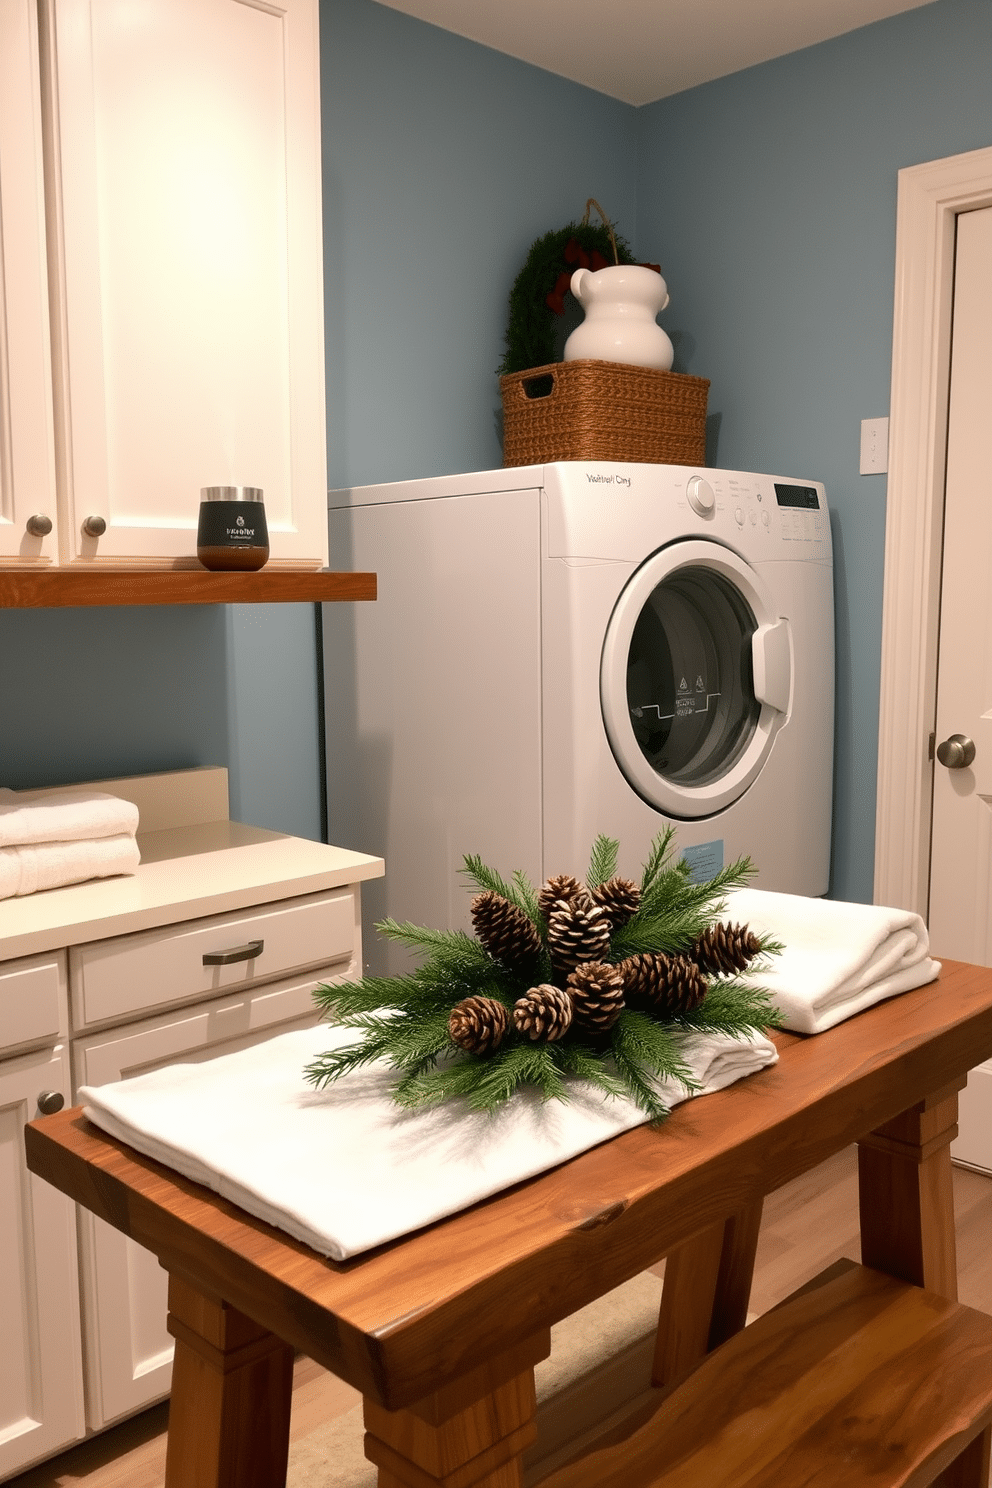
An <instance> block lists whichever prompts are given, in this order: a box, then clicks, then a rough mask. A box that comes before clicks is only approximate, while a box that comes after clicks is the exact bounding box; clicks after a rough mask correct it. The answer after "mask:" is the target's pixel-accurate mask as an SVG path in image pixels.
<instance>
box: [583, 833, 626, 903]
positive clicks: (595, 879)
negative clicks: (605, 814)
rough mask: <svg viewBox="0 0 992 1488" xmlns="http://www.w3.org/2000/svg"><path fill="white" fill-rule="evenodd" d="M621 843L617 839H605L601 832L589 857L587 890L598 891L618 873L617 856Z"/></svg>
mask: <svg viewBox="0 0 992 1488" xmlns="http://www.w3.org/2000/svg"><path fill="white" fill-rule="evenodd" d="M619 851H620V843H619V842H618V841H617V840H616V838H615V837H605V836H604V835H603V833H602V832H601V833H600V834H599V836H598V837H597V838H596V840H595V842H594V843H593V845H592V852H591V853H590V855H589V871H588V872H587V873H586V888H588V889H598V888H599V887H600V885H601V884H604V883H608V882H609V880H610V879H611V878H612V877H613V876H614V874H615V873H616V871H617V854H618V853H619Z"/></svg>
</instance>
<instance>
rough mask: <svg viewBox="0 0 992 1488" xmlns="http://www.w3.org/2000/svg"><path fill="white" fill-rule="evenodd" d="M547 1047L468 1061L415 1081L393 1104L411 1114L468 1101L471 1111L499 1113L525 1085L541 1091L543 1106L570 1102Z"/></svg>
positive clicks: (516, 1048)
mask: <svg viewBox="0 0 992 1488" xmlns="http://www.w3.org/2000/svg"><path fill="white" fill-rule="evenodd" d="M548 1051H549V1046H548V1045H546V1044H539V1045H536V1044H531V1043H526V1044H522V1043H521V1044H513V1045H511V1046H510V1047H509V1048H507V1047H504V1048H503V1049H500V1050H499V1052H498V1053H496V1054H494V1055H492V1056H490V1057H489V1058H488V1059H480V1058H476V1057H475V1056H474V1055H469V1056H468V1058H466V1059H461V1060H458V1061H457V1062H455V1063H452V1064H449V1065H444V1066H442V1067H440V1068H437V1069H433V1070H429V1071H427V1072H425V1073H423V1074H416V1075H410V1076H407V1077H406V1078H404V1079H402V1080H400V1081H398V1083H397V1084H396V1085H395V1086H394V1088H393V1099H394V1100H395V1101H396V1102H397V1104H399V1105H401V1106H406V1107H407V1108H408V1109H416V1108H417V1107H420V1106H428V1105H436V1104H437V1103H438V1102H440V1101H443V1100H447V1099H449V1098H450V1097H451V1096H464V1097H465V1099H466V1100H467V1102H468V1106H469V1109H470V1110H473V1111H495V1110H496V1109H497V1107H499V1106H501V1105H502V1104H503V1103H504V1102H505V1101H508V1100H509V1099H510V1097H511V1096H512V1095H513V1094H514V1093H515V1092H516V1091H517V1089H518V1088H519V1087H520V1086H521V1085H537V1086H538V1087H539V1089H540V1091H541V1096H542V1098H543V1099H544V1100H561V1101H564V1100H566V1099H567V1090H566V1087H565V1082H564V1080H563V1079H562V1077H561V1075H560V1073H559V1071H558V1070H557V1069H556V1068H555V1065H554V1061H553V1059H552V1058H551V1055H550V1053H549V1052H548Z"/></svg>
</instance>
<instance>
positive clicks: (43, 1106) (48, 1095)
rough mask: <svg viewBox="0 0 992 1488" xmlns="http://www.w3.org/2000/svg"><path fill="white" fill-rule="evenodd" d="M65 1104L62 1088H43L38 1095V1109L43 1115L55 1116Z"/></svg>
mask: <svg viewBox="0 0 992 1488" xmlns="http://www.w3.org/2000/svg"><path fill="white" fill-rule="evenodd" d="M64 1105H65V1096H64V1095H63V1094H62V1092H61V1090H43V1091H42V1092H41V1094H40V1095H39V1097H38V1110H39V1111H40V1112H41V1114H42V1116H54V1115H55V1112H56V1111H61V1109H62V1107H63V1106H64Z"/></svg>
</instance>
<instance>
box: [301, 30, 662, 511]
mask: <svg viewBox="0 0 992 1488" xmlns="http://www.w3.org/2000/svg"><path fill="white" fill-rule="evenodd" d="M320 19H321V68H322V72H321V110H322V128H323V169H324V296H325V303H324V312H325V323H326V328H327V338H326V365H327V426H328V478H329V484H330V485H331V486H332V487H335V486H343V485H356V484H363V483H365V482H369V481H384V480H406V479H411V478H413V477H415V476H421V475H437V474H444V473H452V472H455V471H460V470H488V469H491V468H492V467H493V466H498V465H500V464H501V463H502V450H501V447H500V443H499V437H498V431H497V410H498V409H499V404H500V400H499V387H498V383H497V379H496V375H495V369H496V367H497V366H498V365H499V362H500V360H501V358H502V355H503V336H504V331H505V328H506V305H507V296H508V294H509V290H510V286H511V284H512V283H513V280H514V278H515V277H516V275H517V273H518V271H519V270H520V268H521V267H522V266H523V262H524V259H525V257H526V255H527V251H528V249H529V247H530V245H531V243H532V242H533V240H534V239H535V238H536V237H537V236H539V234H541V233H544V232H547V231H549V230H550V229H551V228H557V227H564V225H565V224H566V223H567V222H570V221H572V220H574V219H576V218H578V217H580V216H581V214H582V211H583V209H584V207H585V203H586V199H587V197H590V196H593V197H595V198H596V199H597V200H598V201H600V202H602V204H603V206H604V207H605V209H606V210H607V211H608V212H609V213H610V215H611V216H612V217H613V219H614V220H615V221H616V222H617V223H618V225H619V227H620V230H621V232H623V233H624V235H625V236H627V237H628V238H633V236H634V234H635V231H636V218H635V182H636V160H635V148H636V130H637V114H636V111H635V110H634V109H632V108H630V107H628V106H627V105H626V104H622V103H617V102H616V101H615V100H613V99H609V98H606V97H605V96H604V95H603V94H601V93H594V92H591V91H590V90H589V89H588V88H582V87H579V86H578V84H575V83H570V82H567V81H566V80H564V79H563V78H559V77H554V76H552V75H551V74H550V73H547V72H542V71H540V70H539V69H538V68H536V67H530V66H528V65H527V64H525V63H522V62H517V61H515V60H513V59H512V58H510V57H504V56H502V55H500V54H499V53H498V52H494V51H491V50H489V49H488V48H486V47H481V46H477V45H476V44H475V43H474V42H470V41H464V40H463V39H462V38H461V37H457V36H452V35H450V34H449V33H447V32H445V31H440V30H438V29H437V28H436V27H434V26H428V25H426V24H425V23H424V22H422V21H417V20H413V19H411V18H410V17H409V16H405V15H401V14H400V13H399V12H397V11H393V10H389V9H387V8H386V7H385V6H382V5H376V4H373V3H371V0H322V3H321V7H320Z"/></svg>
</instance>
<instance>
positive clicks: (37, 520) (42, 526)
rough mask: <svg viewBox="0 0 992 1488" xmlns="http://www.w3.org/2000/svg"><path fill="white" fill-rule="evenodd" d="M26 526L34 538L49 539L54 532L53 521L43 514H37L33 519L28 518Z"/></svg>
mask: <svg viewBox="0 0 992 1488" xmlns="http://www.w3.org/2000/svg"><path fill="white" fill-rule="evenodd" d="M24 526H25V528H26V529H27V531H28V532H29V533H30V535H31V536H32V537H47V536H48V534H49V533H50V532H51V530H52V519H51V517H46V516H44V515H43V514H42V513H41V512H35V514H34V516H33V517H28V519H27V521H26V522H25V523H24Z"/></svg>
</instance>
